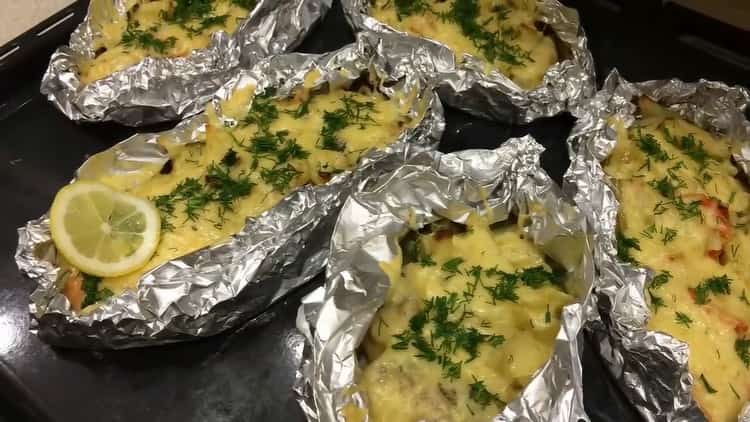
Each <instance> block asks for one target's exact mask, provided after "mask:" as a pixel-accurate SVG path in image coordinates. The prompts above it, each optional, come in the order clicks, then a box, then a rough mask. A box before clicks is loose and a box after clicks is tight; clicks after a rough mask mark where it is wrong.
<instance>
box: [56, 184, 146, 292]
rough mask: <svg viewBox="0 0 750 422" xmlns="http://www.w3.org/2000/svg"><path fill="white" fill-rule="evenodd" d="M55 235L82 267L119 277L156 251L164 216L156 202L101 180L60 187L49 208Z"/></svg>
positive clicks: (70, 258)
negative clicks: (161, 214)
mask: <svg viewBox="0 0 750 422" xmlns="http://www.w3.org/2000/svg"><path fill="white" fill-rule="evenodd" d="M49 220H50V231H51V232H52V240H53V241H54V242H55V246H56V247H57V249H58V250H59V251H60V253H61V254H62V255H63V256H64V257H65V258H66V259H67V260H68V261H69V262H70V263H71V264H72V265H73V266H75V267H76V268H78V269H79V270H81V271H83V272H85V273H88V274H91V275H95V276H99V277H115V276H119V275H123V274H127V273H129V272H131V271H133V270H136V269H138V268H140V267H142V266H143V265H145V264H146V262H148V260H149V259H150V258H151V256H152V255H153V254H154V251H156V247H157V246H158V244H159V235H160V234H161V218H160V216H159V211H158V210H157V209H156V208H155V207H154V205H153V204H152V203H151V202H150V201H148V200H145V199H142V198H139V197H137V196H133V195H129V194H125V193H121V192H117V191H115V190H113V189H111V188H109V187H108V186H105V185H102V184H101V183H93V182H75V183H72V184H70V185H68V186H65V187H64V188H62V189H60V191H59V192H57V195H56V196H55V200H54V202H52V209H50V213H49Z"/></svg>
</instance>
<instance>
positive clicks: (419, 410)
mask: <svg viewBox="0 0 750 422" xmlns="http://www.w3.org/2000/svg"><path fill="white" fill-rule="evenodd" d="M420 241H421V245H422V246H421V247H422V248H423V249H424V253H425V254H426V255H427V256H429V257H430V258H431V259H432V260H433V261H434V263H435V264H434V265H429V266H423V265H421V264H420V263H418V262H412V263H408V264H406V265H404V266H402V258H401V256H399V257H397V259H396V260H394V261H393V262H388V263H383V264H381V267H382V268H383V269H384V271H385V272H386V273H387V274H388V275H389V278H390V281H391V287H390V289H389V291H388V296H387V298H386V300H385V304H384V305H383V306H382V307H381V308H380V310H379V311H378V313H377V315H376V316H375V318H374V320H373V323H372V325H371V326H370V330H369V332H368V335H367V337H366V338H365V340H364V342H363V349H364V352H365V354H366V356H367V358H368V360H369V362H370V363H369V364H368V365H367V366H366V367H365V368H364V371H363V373H362V376H361V379H360V381H359V384H358V385H359V389H361V391H362V392H364V394H365V395H366V397H367V406H368V408H369V417H370V419H369V420H371V421H388V422H399V421H405V422H406V421H408V422H416V421H487V420H491V418H492V416H494V415H496V414H497V413H499V411H500V410H501V409H502V407H503V406H504V404H503V403H507V402H509V401H511V400H513V399H514V398H515V397H516V396H517V395H518V394H519V393H520V392H521V391H522V390H523V388H524V387H525V386H526V384H528V382H529V381H530V379H531V377H532V376H533V374H534V373H535V372H536V371H537V370H538V369H539V368H540V367H541V366H543V365H544V363H545V362H546V361H547V360H548V359H549V357H550V355H551V353H552V350H553V347H554V343H555V336H556V334H557V332H558V329H559V327H560V321H559V317H560V314H561V312H562V308H563V306H565V305H566V304H569V303H571V302H573V301H574V299H573V297H572V296H570V295H568V294H567V293H565V292H563V291H562V290H560V288H558V287H556V286H552V285H551V284H544V285H542V286H541V287H539V288H533V289H532V288H531V287H527V286H526V285H523V284H522V283H519V285H518V286H517V290H516V294H517V296H518V297H517V301H516V302H513V301H510V300H499V299H498V300H493V298H492V296H491V294H490V293H489V291H488V290H486V289H485V288H483V287H482V286H488V287H489V286H491V285H494V284H495V283H496V282H497V279H495V278H493V276H491V275H488V274H487V273H485V272H482V275H481V279H480V282H479V283H477V282H476V279H475V278H474V276H473V275H470V274H469V269H472V268H476V267H475V266H481V267H482V269H484V270H487V269H490V268H496V269H498V270H501V271H503V272H506V273H510V274H512V273H517V272H518V271H521V270H523V269H528V268H532V267H537V268H539V269H541V267H544V268H547V267H546V264H545V259H544V256H543V255H542V254H541V253H540V252H539V251H538V250H537V249H536V248H535V246H534V245H533V243H532V242H531V241H529V240H526V239H524V237H523V235H522V234H521V232H520V230H519V229H518V228H516V227H515V226H510V227H509V226H506V227H503V228H501V229H492V228H490V227H488V226H487V225H486V224H484V223H482V222H481V221H479V219H478V218H474V217H472V218H471V219H470V221H469V223H468V230H467V231H466V232H465V233H462V234H455V235H452V236H448V237H446V236H445V235H443V234H441V233H440V232H436V233H434V234H430V235H421V236H420ZM455 258H461V259H463V262H462V263H461V264H460V266H458V270H459V272H458V273H448V272H446V270H445V269H444V268H443V265H444V264H445V263H446V262H448V261H450V260H453V259H455ZM540 266H541V267H540ZM472 284H473V285H474V286H476V288H475V289H474V294H473V298H472V299H469V300H467V301H464V302H461V303H460V305H458V306H457V309H459V310H457V311H456V312H457V313H462V312H464V311H465V312H467V313H466V314H464V315H465V317H464V319H463V322H462V323H461V325H462V326H463V327H464V328H466V329H469V328H475V329H476V330H478V331H479V333H481V334H482V335H485V336H492V335H501V336H503V337H504V341H503V342H502V344H499V345H494V346H493V345H492V344H490V341H489V340H487V341H484V342H482V343H481V344H479V347H478V349H477V350H478V355H477V356H476V357H475V358H474V359H471V358H470V355H469V354H468V353H467V352H466V351H465V350H463V349H461V348H460V347H459V348H458V350H457V351H456V352H455V353H448V354H447V356H448V357H449V358H450V359H451V360H452V361H453V362H454V363H456V362H459V361H463V363H462V364H461V370H460V376H459V377H457V378H455V379H449V377H446V375H445V372H444V371H443V370H442V369H441V364H440V363H438V362H437V361H432V362H430V361H428V360H426V359H423V358H419V357H416V355H418V354H419V352H418V351H417V350H416V349H415V348H414V347H413V346H410V347H409V348H408V349H407V350H403V349H398V350H397V349H395V348H394V347H393V345H394V344H395V343H396V341H397V339H396V338H395V337H394V336H398V335H399V334H400V333H403V332H404V331H405V330H407V329H408V328H409V327H410V326H411V324H412V320H413V317H414V316H415V315H416V314H417V313H418V312H420V309H424V307H425V302H426V301H429V300H434V298H436V297H440V296H443V297H445V296H446V295H450V294H451V293H456V294H457V295H458V297H459V298H465V296H464V292H466V291H469V290H471V287H470V286H471V285H472ZM457 313H454V314H453V316H452V317H451V318H452V319H455V318H457V315H458V314H457ZM432 329H433V326H430V325H429V323H428V326H427V327H426V328H425V331H424V333H425V335H426V336H427V339H428V341H429V338H430V337H429V336H431V335H432V334H433V333H430V330H432ZM477 382H482V383H483V387H484V388H485V389H486V391H487V392H488V394H494V395H496V396H495V397H496V399H491V400H485V403H483V404H482V403H480V402H478V401H477V400H476V398H479V399H480V401H482V400H481V397H477V396H474V397H475V398H474V399H473V398H472V387H471V385H472V384H474V385H475V387H476V385H477V384H476V383H477ZM475 393H477V392H476V391H475ZM485 398H487V396H485ZM344 410H345V413H346V414H347V415H352V414H353V412H352V411H351V409H349V410H346V409H344ZM347 420H348V421H350V422H352V421H355V420H359V419H357V418H354V417H352V418H351V419H347Z"/></svg>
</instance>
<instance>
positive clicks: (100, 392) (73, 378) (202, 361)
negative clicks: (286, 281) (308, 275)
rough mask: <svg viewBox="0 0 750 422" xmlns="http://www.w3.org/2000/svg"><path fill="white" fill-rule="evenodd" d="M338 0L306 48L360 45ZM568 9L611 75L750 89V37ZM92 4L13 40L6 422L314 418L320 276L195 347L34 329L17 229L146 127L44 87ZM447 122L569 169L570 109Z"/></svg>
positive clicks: (633, 8) (458, 138)
mask: <svg viewBox="0 0 750 422" xmlns="http://www.w3.org/2000/svg"><path fill="white" fill-rule="evenodd" d="M334 3H335V5H334V8H333V10H332V11H331V12H329V15H328V16H327V17H326V19H325V21H324V22H323V24H322V25H321V26H319V27H318V28H317V29H316V30H314V31H313V33H312V34H311V35H310V36H309V37H308V39H307V40H306V41H305V43H304V44H303V45H302V46H301V47H300V48H299V49H298V51H303V52H311V53H319V52H324V51H330V50H332V49H335V48H337V47H340V46H343V45H344V44H346V43H348V42H351V41H352V40H353V37H352V35H351V33H350V30H349V28H348V26H347V25H346V24H345V23H344V21H343V16H342V14H341V9H340V6H339V5H338V1H337V0H335V1H334ZM564 3H566V4H567V5H569V6H572V7H576V8H578V10H579V12H580V14H581V21H582V23H583V26H584V28H585V29H586V31H587V34H588V37H589V45H590V48H591V50H592V52H593V54H594V59H595V61H596V65H597V69H596V70H597V74H598V78H599V80H600V82H601V80H602V79H603V78H604V76H606V74H607V73H608V72H609V71H610V70H611V69H612V68H615V67H617V68H618V69H619V70H620V71H621V73H622V74H623V75H624V76H625V77H626V78H628V79H630V80H633V81H638V80H647V79H662V78H669V77H679V78H682V79H683V80H687V81H692V80H696V79H698V78H707V79H716V80H722V81H724V82H727V83H729V84H743V85H745V86H748V85H750V51H748V49H749V48H750V47H748V46H750V34H748V33H747V32H743V31H741V30H739V29H737V28H734V27H732V26H728V25H726V24H723V23H721V22H719V21H715V20H712V19H711V18H706V17H703V16H701V15H699V14H696V13H694V12H691V11H690V10H688V9H683V8H680V7H678V6H675V5H674V4H671V3H667V4H666V5H664V4H663V3H662V2H660V1H640V0H621V1H605V0H579V1H564ZM85 6H86V2H79V3H76V4H75V5H73V6H71V7H69V8H66V9H65V10H63V11H62V12H60V13H59V14H57V15H55V16H54V17H52V18H50V20H48V21H46V22H44V23H42V24H41V25H39V26H38V27H36V28H34V29H32V30H31V31H29V32H28V33H26V34H24V35H22V36H21V37H19V38H18V39H16V40H14V41H13V42H11V43H9V44H8V45H6V46H4V47H0V56H2V55H3V54H5V53H6V52H8V51H10V50H12V49H14V48H15V47H19V49H18V50H16V51H15V52H14V53H12V54H10V55H8V56H7V57H4V58H2V59H0V198H3V199H4V201H5V203H6V206H5V208H4V209H3V211H2V215H3V217H4V218H3V219H2V220H0V221H1V222H2V223H1V224H2V230H0V250H3V251H5V259H3V260H2V261H0V422H5V421H7V422H16V421H26V420H29V421H60V422H68V421H70V422H73V421H125V420H128V421H185V422H188V421H212V422H214V421H215V422H225V421H227V422H229V421H231V422H235V421H237V422H238V421H301V420H302V415H301V412H300V411H299V409H298V407H297V405H296V403H295V401H294V397H293V396H292V394H291V393H290V390H289V389H290V386H291V384H292V382H293V380H294V371H293V368H294V367H295V366H296V362H297V359H298V353H299V351H300V350H301V344H302V343H301V342H302V338H301V336H300V335H299V334H297V333H296V332H295V330H294V318H295V315H296V311H297V306H298V304H299V299H300V298H301V297H302V296H303V295H304V294H305V293H307V292H309V291H310V290H311V289H312V288H313V287H314V286H315V285H316V284H317V283H312V284H311V285H310V286H308V287H304V288H302V289H300V290H298V291H296V292H294V293H293V294H292V295H290V296H289V298H288V299H287V301H285V302H283V303H280V304H278V305H276V306H274V307H273V308H271V309H270V310H268V311H267V312H266V313H265V314H263V315H261V316H259V317H257V318H256V319H255V320H253V321H249V322H248V323H247V324H246V325H245V326H244V327H243V328H242V329H240V330H237V331H235V332H233V333H227V334H223V335H220V336H216V337H214V338H211V339H207V340H201V341H196V342H192V343H183V344H178V345H173V346H166V347H159V348H150V349H140V350H129V351H118V352H90V351H81V350H58V349H53V348H51V347H50V346H47V345H46V344H43V343H41V342H40V341H39V340H38V339H37V338H36V337H34V336H33V335H32V334H30V333H29V331H28V330H29V317H28V314H27V304H28V295H29V293H30V292H31V291H32V290H33V282H31V281H30V280H28V279H26V278H25V277H23V276H21V275H20V274H19V273H18V270H17V268H16V266H15V262H14V261H13V252H14V251H15V248H16V244H17V234H16V228H17V227H20V226H22V225H23V224H24V223H25V222H26V221H27V220H29V219H31V218H35V217H37V216H39V215H41V214H42V213H44V212H45V211H46V209H47V207H48V206H49V204H50V202H51V200H52V198H53V196H54V194H55V192H56V191H57V189H59V187H60V186H62V185H63V184H65V183H67V181H68V180H69V178H70V177H71V175H72V174H73V171H74V170H75V169H76V168H77V167H78V165H80V163H81V162H82V161H83V159H84V158H85V157H86V156H87V154H91V153H94V152H97V151H100V150H102V149H104V148H107V147H109V146H110V145H112V144H113V143H115V142H117V141H119V140H121V139H122V138H124V137H126V136H128V135H129V134H131V133H132V132H133V130H132V129H129V128H124V127H121V126H117V125H114V124H97V125H80V124H74V123H72V122H70V121H68V120H67V119H66V118H65V117H64V116H63V115H62V114H60V113H59V112H57V110H55V109H54V108H53V107H52V106H51V105H49V104H48V103H47V101H46V100H45V99H44V98H43V97H42V96H41V95H39V94H38V88H39V81H40V79H41V75H42V73H43V71H44V68H45V66H46V64H47V61H48V59H49V55H50V53H51V52H52V50H53V49H54V48H55V47H56V46H58V45H59V44H63V43H65V42H66V41H67V36H68V34H69V33H70V32H71V31H72V29H73V28H74V27H75V25H76V24H77V23H78V22H79V21H80V20H81V19H82V16H83V14H84V13H85ZM65 17H67V19H65V20H63V21H62V22H60V23H58V22H59V21H60V19H61V18H65ZM55 23H58V24H57V25H56V26H54V27H53V28H52V29H48V28H49V27H50V26H52V25H53V24H55ZM45 29H47V30H46V31H45V32H44V33H43V34H40V32H43V30H45ZM446 118H447V123H448V127H447V129H446V134H445V137H444V140H443V142H442V143H441V148H440V149H441V150H442V151H453V150H457V149H465V148H476V147H489V148H491V147H495V146H497V145H498V144H500V143H502V141H504V140H505V139H507V138H508V137H511V136H518V135H523V134H526V133H531V134H532V135H534V136H535V137H536V138H537V139H538V140H539V141H540V142H541V143H542V144H544V145H545V146H546V147H547V151H546V152H545V153H544V155H543V165H544V166H545V168H546V169H547V170H548V171H549V172H550V174H551V175H552V176H553V177H554V178H555V179H556V180H558V181H560V178H561V176H562V173H563V172H564V170H565V169H566V168H567V165H568V160H567V156H566V152H565V148H564V140H565V137H566V136H567V133H568V131H569V130H570V128H571V127H572V124H573V119H572V117H570V116H569V115H561V116H558V117H555V118H550V119H541V120H539V121H537V122H535V123H534V124H531V125H526V126H517V127H510V126H507V125H502V124H497V123H491V122H487V121H482V120H478V119H475V118H472V117H470V116H468V115H466V114H464V113H461V112H458V111H455V110H448V111H447V115H446ZM166 127H169V125H160V126H158V127H152V128H148V129H149V130H158V129H163V128H166ZM318 282H319V281H318ZM584 377H585V386H584V388H585V393H586V406H587V410H588V412H589V414H590V416H591V418H592V420H594V421H631V420H632V421H635V420H638V417H637V416H635V414H634V413H633V411H632V410H631V409H630V408H629V407H628V405H627V404H626V403H625V402H624V400H623V398H622V397H621V395H620V394H619V392H618V391H617V390H616V388H614V387H613V386H612V384H611V381H610V379H609V377H608V374H607V373H606V372H605V371H604V370H603V368H602V366H601V364H600V362H599V360H598V358H597V357H596V356H595V354H594V353H593V351H592V350H591V348H590V347H587V350H586V356H585V365H584ZM3 418H5V419H4V420H3Z"/></svg>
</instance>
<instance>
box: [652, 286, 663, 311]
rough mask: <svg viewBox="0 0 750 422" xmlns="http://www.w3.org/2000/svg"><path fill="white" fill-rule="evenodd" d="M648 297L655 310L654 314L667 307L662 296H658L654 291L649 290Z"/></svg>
mask: <svg viewBox="0 0 750 422" xmlns="http://www.w3.org/2000/svg"><path fill="white" fill-rule="evenodd" d="M648 295H649V297H650V299H651V306H653V308H654V312H659V308H665V307H666V306H667V304H666V303H664V299H663V298H662V297H661V296H657V295H656V294H654V292H653V291H651V290H649V291H648Z"/></svg>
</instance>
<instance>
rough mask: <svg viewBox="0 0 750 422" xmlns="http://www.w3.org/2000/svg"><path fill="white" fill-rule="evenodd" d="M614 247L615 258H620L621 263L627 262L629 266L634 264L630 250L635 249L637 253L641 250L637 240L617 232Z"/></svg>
mask: <svg viewBox="0 0 750 422" xmlns="http://www.w3.org/2000/svg"><path fill="white" fill-rule="evenodd" d="M615 238H616V247H617V257H618V258H620V260H621V261H623V262H629V263H631V264H635V263H636V260H635V258H633V256H632V255H631V249H635V250H637V251H640V250H641V244H640V242H639V241H638V239H636V238H634V237H627V236H625V235H624V234H623V233H621V232H619V231H618V232H617V234H616V236H615Z"/></svg>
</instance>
